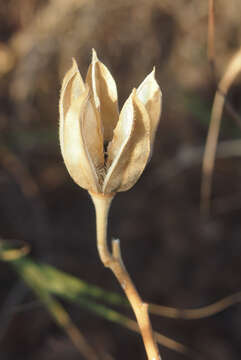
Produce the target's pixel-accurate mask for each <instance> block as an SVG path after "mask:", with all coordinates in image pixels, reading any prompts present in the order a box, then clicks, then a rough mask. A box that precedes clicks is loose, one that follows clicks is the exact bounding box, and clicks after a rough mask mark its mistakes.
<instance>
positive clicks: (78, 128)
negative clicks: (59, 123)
mask: <svg viewBox="0 0 241 360" xmlns="http://www.w3.org/2000/svg"><path fill="white" fill-rule="evenodd" d="M89 116H90V110H89V94H88V89H87V90H86V91H85V93H84V94H83V95H82V96H81V97H80V98H79V99H77V100H75V101H73V102H72V103H71V106H70V107H69V110H68V111H67V114H66V116H65V121H64V128H63V151H62V155H63V158H64V162H65V165H66V167H67V169H68V171H69V174H70V176H71V177H72V178H73V180H74V181H75V182H76V183H77V184H78V185H79V186H81V187H83V188H85V189H87V190H89V191H92V192H99V191H100V185H99V182H98V176H97V173H96V170H95V166H94V164H93V162H92V159H91V157H90V154H89V152H88V148H87V144H86V139H85V138H84V133H85V126H84V123H85V121H86V120H87V119H89Z"/></svg>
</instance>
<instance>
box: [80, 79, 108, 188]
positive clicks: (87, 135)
mask: <svg viewBox="0 0 241 360" xmlns="http://www.w3.org/2000/svg"><path fill="white" fill-rule="evenodd" d="M86 87H87V88H88V85H86ZM81 124H82V135H83V139H84V142H85V145H86V148H87V150H88V154H89V156H90V158H91V161H92V163H93V164H94V167H95V169H96V172H97V175H98V176H99V182H103V176H104V173H103V169H104V141H103V134H102V131H101V124H100V118H99V114H98V112H97V111H96V109H95V106H94V105H93V102H92V99H91V94H90V92H89V95H88V97H87V101H86V103H85V107H84V111H83V116H82V120H81Z"/></svg>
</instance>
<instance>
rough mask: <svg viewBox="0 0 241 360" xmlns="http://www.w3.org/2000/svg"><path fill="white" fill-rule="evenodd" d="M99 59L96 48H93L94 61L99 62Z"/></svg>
mask: <svg viewBox="0 0 241 360" xmlns="http://www.w3.org/2000/svg"><path fill="white" fill-rule="evenodd" d="M98 60H99V59H98V57H97V54H96V51H95V49H94V48H92V63H95V62H97V61H98Z"/></svg>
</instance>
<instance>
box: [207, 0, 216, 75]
mask: <svg viewBox="0 0 241 360" xmlns="http://www.w3.org/2000/svg"><path fill="white" fill-rule="evenodd" d="M214 29H215V24H214V0H209V3H208V60H209V62H210V65H211V69H212V70H214V66H215V63H214V59H215V47H214ZM213 73H214V71H213Z"/></svg>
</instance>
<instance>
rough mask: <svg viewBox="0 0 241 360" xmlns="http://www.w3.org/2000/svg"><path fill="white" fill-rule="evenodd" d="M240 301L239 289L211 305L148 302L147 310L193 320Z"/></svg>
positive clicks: (215, 312)
mask: <svg viewBox="0 0 241 360" xmlns="http://www.w3.org/2000/svg"><path fill="white" fill-rule="evenodd" d="M240 302H241V291H239V292H237V293H235V294H232V295H229V296H226V297H225V298H223V299H221V300H219V301H216V302H215V303H213V304H211V305H207V306H204V307H201V308H198V309H178V308H173V307H168V306H162V305H156V304H150V305H149V311H150V313H152V314H155V315H159V316H164V317H168V318H172V319H184V320H194V319H202V318H206V317H209V316H213V315H216V314H218V313H219V312H221V311H223V310H225V309H227V308H228V307H230V306H232V305H235V304H238V303H240Z"/></svg>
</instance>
